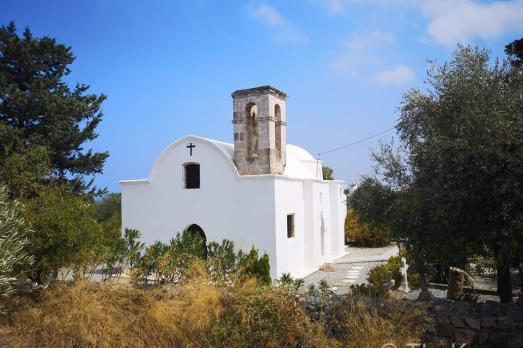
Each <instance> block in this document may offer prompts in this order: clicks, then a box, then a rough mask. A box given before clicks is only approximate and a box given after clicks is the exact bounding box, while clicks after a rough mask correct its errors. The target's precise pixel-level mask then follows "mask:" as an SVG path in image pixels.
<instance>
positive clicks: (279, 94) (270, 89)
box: [231, 86, 287, 100]
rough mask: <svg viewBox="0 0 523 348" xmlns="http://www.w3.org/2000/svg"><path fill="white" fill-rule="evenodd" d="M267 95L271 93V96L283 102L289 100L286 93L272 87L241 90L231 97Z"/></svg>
mask: <svg viewBox="0 0 523 348" xmlns="http://www.w3.org/2000/svg"><path fill="white" fill-rule="evenodd" d="M265 93H269V94H272V95H274V96H276V97H278V98H281V99H283V100H287V94H286V93H284V92H282V91H280V90H279V89H277V88H275V87H272V86H260V87H254V88H247V89H239V90H237V91H234V92H233V93H232V94H231V95H232V97H233V98H236V97H245V96H250V95H256V94H265Z"/></svg>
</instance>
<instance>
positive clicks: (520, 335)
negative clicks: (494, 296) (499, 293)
mask: <svg viewBox="0 0 523 348" xmlns="http://www.w3.org/2000/svg"><path fill="white" fill-rule="evenodd" d="M429 313H430V315H431V316H433V317H434V319H435V321H436V333H435V334H436V336H435V337H433V338H434V341H435V342H437V343H440V344H441V346H442V347H445V346H446V347H451V346H452V343H456V347H459V346H460V344H464V343H466V344H467V345H466V346H465V347H467V348H468V347H509V348H521V347H523V304H520V303H514V304H501V303H496V302H487V303H467V302H452V301H438V302H435V303H433V304H431V306H430V309H429Z"/></svg>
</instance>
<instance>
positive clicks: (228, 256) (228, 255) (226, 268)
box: [207, 239, 238, 285]
mask: <svg viewBox="0 0 523 348" xmlns="http://www.w3.org/2000/svg"><path fill="white" fill-rule="evenodd" d="M207 264H208V268H209V273H210V276H211V279H212V281H213V282H214V283H217V284H222V285H225V284H232V282H233V280H234V279H235V278H236V277H237V272H238V257H237V255H236V253H235V251H234V243H233V242H232V241H229V240H226V239H224V240H223V242H222V244H218V243H216V242H210V243H209V245H208V246H207Z"/></svg>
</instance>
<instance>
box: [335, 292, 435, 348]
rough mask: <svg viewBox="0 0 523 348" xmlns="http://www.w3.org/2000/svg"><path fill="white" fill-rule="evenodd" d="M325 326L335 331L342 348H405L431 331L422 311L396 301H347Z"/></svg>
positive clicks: (414, 305)
mask: <svg viewBox="0 0 523 348" xmlns="http://www.w3.org/2000/svg"><path fill="white" fill-rule="evenodd" d="M326 325H327V326H330V327H334V326H337V328H338V335H337V337H336V338H337V339H338V340H339V341H341V342H344V347H355V348H356V347H381V346H382V345H383V344H385V343H389V342H390V343H394V344H395V345H396V346H397V347H406V346H407V344H408V343H413V342H420V341H421V340H422V338H423V336H424V335H425V334H426V333H427V332H429V331H431V330H433V322H432V319H431V318H430V317H429V316H428V315H427V311H426V309H425V308H424V307H422V306H421V305H417V304H406V303H405V302H401V301H399V300H392V299H388V300H382V301H379V302H377V301H371V300H368V299H359V300H349V301H348V302H347V303H346V304H345V305H343V306H339V307H338V312H337V314H336V318H335V320H332V321H331V322H327V323H326Z"/></svg>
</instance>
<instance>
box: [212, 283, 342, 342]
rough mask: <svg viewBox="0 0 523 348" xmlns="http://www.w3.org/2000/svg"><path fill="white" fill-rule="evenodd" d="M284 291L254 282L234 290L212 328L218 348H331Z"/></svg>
mask: <svg viewBox="0 0 523 348" xmlns="http://www.w3.org/2000/svg"><path fill="white" fill-rule="evenodd" d="M291 293H292V292H289V290H288V289H287V288H285V287H278V288H275V287H270V286H259V285H257V284H256V282H254V280H252V281H250V282H247V283H245V284H244V285H243V286H242V287H239V288H236V289H235V290H234V291H233V292H232V293H231V294H229V296H227V297H226V298H225V301H224V313H223V315H222V316H221V317H220V320H219V321H218V322H217V324H216V325H215V326H214V328H213V340H214V341H215V344H216V345H217V346H220V347H296V346H299V347H310V346H332V345H333V344H334V341H330V340H329V339H327V338H326V337H325V335H324V334H323V332H322V329H321V328H320V327H318V326H317V325H315V324H313V323H312V322H311V321H310V319H309V317H308V316H307V315H306V313H305V311H304V310H303V309H302V308H301V307H300V306H299V305H298V303H297V301H295V299H294V298H293V296H291Z"/></svg>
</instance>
